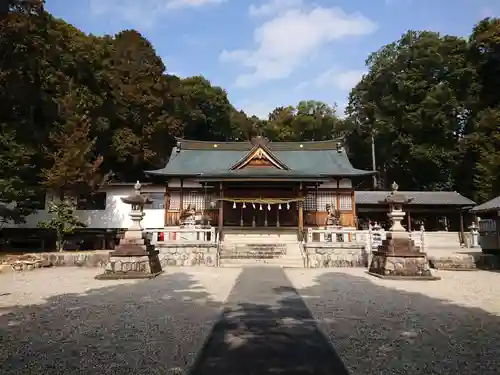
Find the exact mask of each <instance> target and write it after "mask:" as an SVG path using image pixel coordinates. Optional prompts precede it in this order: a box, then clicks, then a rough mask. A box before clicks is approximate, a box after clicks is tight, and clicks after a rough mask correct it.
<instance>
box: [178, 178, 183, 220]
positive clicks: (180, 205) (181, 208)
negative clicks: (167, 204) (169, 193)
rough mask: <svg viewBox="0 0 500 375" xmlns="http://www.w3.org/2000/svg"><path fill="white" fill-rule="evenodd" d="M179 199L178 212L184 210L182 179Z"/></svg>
mask: <svg viewBox="0 0 500 375" xmlns="http://www.w3.org/2000/svg"><path fill="white" fill-rule="evenodd" d="M179 199H180V202H179V211H181V212H182V210H183V209H184V180H183V179H181V190H180V192H179Z"/></svg>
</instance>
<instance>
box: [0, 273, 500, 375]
mask: <svg viewBox="0 0 500 375" xmlns="http://www.w3.org/2000/svg"><path fill="white" fill-rule="evenodd" d="M98 272H99V271H98V270H95V269H93V270H92V269H76V268H60V269H47V270H38V271H33V272H27V273H13V274H4V275H0V285H2V287H1V290H0V374H2V375H3V374H48V373H54V374H74V373H82V374H103V375H104V374H193V375H195V374H196V375H197V374H207V375H210V374H224V375H226V374H227V375H231V374H259V375H260V374H271V373H273V374H274V373H283V374H285V373H286V374H327V373H328V374H347V373H349V374H367V375H368V374H384V375H385V374H412V375H413V374H481V375H490V374H491V375H493V374H498V368H500V356H499V355H498V354H499V351H500V350H499V345H498V343H499V342H500V324H499V323H500V297H499V296H500V273H495V272H486V271H477V272H466V273H463V272H462V273H460V272H455V273H454V272H445V271H438V272H437V273H438V274H439V276H441V277H442V280H440V281H436V282H414V281H409V282H397V281H387V280H379V279H373V278H370V277H368V276H367V275H365V273H364V270H363V269H309V270H306V269H288V270H283V269H280V268H270V267H262V268H257V267H255V268H254V267H252V268H244V269H203V268H173V269H168V270H167V272H166V274H165V275H162V276H160V277H158V278H156V279H154V280H146V281H130V280H127V281H109V282H103V281H97V280H94V279H93V276H94V275H95V274H96V273H98ZM322 332H323V333H322ZM346 368H347V370H346Z"/></svg>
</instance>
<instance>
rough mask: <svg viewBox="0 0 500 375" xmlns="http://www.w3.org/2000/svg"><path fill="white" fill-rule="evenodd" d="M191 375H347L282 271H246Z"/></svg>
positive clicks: (271, 269)
mask: <svg viewBox="0 0 500 375" xmlns="http://www.w3.org/2000/svg"><path fill="white" fill-rule="evenodd" d="M190 374H191V375H216V374H217V375H219V374H225V375H232V374H234V375H236V374H238V375H239V374H259V375H261V374H262V375H264V374H290V375H299V374H304V375H306V374H325V375H326V374H331V375H344V374H346V375H347V371H346V369H345V367H344V364H343V363H342V361H341V360H340V358H339V357H338V355H337V354H336V352H335V350H334V348H333V346H332V345H331V343H330V342H329V341H328V339H327V338H326V336H324V335H323V334H322V333H321V332H320V330H319V329H318V326H317V325H316V322H315V320H314V319H313V317H312V315H311V312H310V311H309V310H308V308H307V307H306V305H305V304H304V301H303V300H302V299H301V298H300V296H299V295H298V294H297V291H296V290H295V289H294V288H293V287H292V285H291V282H290V280H289V279H288V278H287V276H286V275H285V273H284V272H283V270H282V269H280V268H257V267H256V268H247V269H244V270H243V271H242V273H241V274H240V276H239V277H238V279H237V280H236V283H235V286H234V287H233V290H232V291H231V293H230V294H229V297H228V301H227V304H226V308H225V309H224V312H223V314H222V316H221V319H220V320H219V322H218V323H217V324H216V325H215V326H214V328H213V330H212V333H211V335H210V336H209V339H208V340H207V342H206V344H205V346H204V348H203V349H202V351H201V352H200V355H199V357H198V360H197V361H196V363H195V365H194V367H193V369H192V371H191V372H190Z"/></svg>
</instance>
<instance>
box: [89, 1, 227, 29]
mask: <svg viewBox="0 0 500 375" xmlns="http://www.w3.org/2000/svg"><path fill="white" fill-rule="evenodd" d="M226 1H227V0H89V4H90V11H91V13H93V14H94V15H97V16H110V17H113V18H115V19H116V18H119V19H121V20H122V21H125V22H127V23H129V24H130V25H132V26H134V27H139V28H150V27H151V26H153V25H154V24H155V23H156V22H157V21H159V19H160V18H161V17H163V16H164V15H165V14H167V13H168V12H171V11H173V10H177V9H181V8H200V7H202V6H207V5H218V4H222V3H224V2H226Z"/></svg>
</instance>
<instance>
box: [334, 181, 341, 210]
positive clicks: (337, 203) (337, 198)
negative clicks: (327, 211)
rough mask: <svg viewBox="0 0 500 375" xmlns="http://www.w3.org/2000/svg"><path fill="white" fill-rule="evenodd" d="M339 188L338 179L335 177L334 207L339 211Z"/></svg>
mask: <svg viewBox="0 0 500 375" xmlns="http://www.w3.org/2000/svg"><path fill="white" fill-rule="evenodd" d="M339 189H340V180H339V179H337V190H336V191H335V199H336V201H335V204H336V205H337V207H335V209H336V210H339V211H340V195H339Z"/></svg>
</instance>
